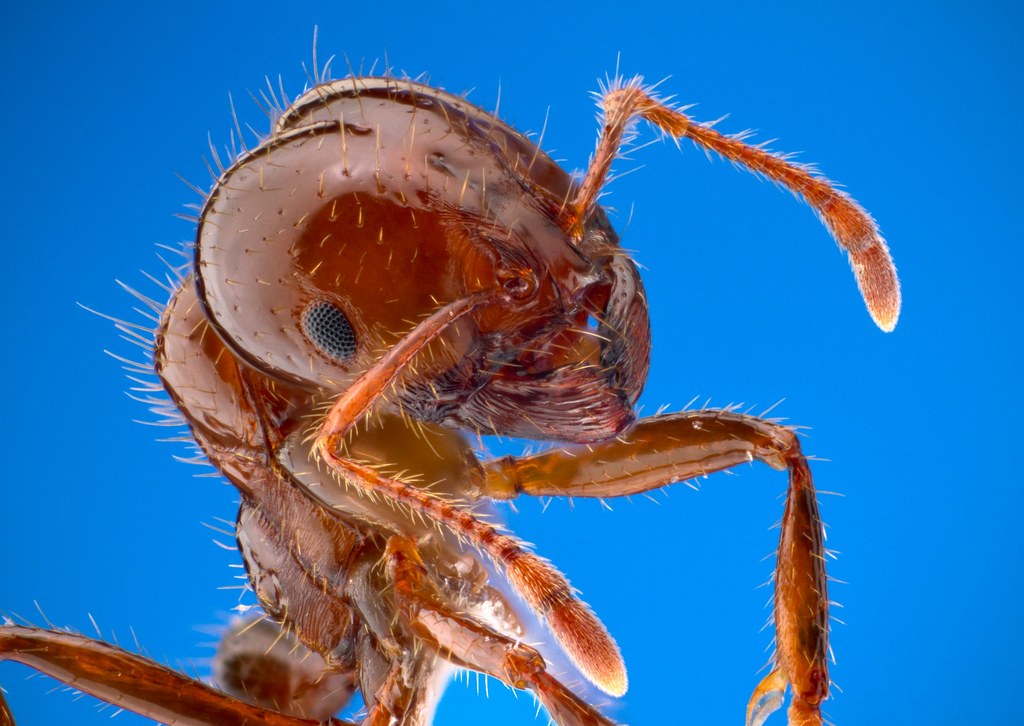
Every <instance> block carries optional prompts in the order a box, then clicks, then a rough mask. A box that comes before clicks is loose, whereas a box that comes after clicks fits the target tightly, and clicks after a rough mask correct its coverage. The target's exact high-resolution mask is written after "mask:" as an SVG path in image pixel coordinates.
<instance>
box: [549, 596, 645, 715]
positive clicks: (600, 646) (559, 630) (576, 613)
mask: <svg viewBox="0 0 1024 726" xmlns="http://www.w3.org/2000/svg"><path fill="white" fill-rule="evenodd" d="M547 621H548V624H549V625H550V626H551V632H552V633H554V634H555V637H556V638H558V641H559V643H561V644H562V647H563V648H565V652H566V653H568V655H569V657H570V658H571V659H572V661H573V663H575V664H576V667H577V668H579V669H580V671H581V672H582V673H583V675H585V676H586V677H587V679H588V680H589V681H590V682H591V683H593V684H594V685H595V686H597V687H598V688H600V689H601V690H602V691H604V692H605V693H607V694H608V695H610V696H616V697H618V696H621V695H623V694H624V693H625V692H626V689H627V688H628V687H629V679H628V678H627V676H626V664H625V663H624V662H623V660H622V654H621V653H620V652H619V646H617V645H616V644H615V641H614V640H613V639H612V636H611V635H609V634H608V631H607V630H605V627H604V625H602V624H601V621H600V620H598V619H597V617H596V616H595V615H594V614H593V613H592V612H590V610H589V609H588V608H587V606H586V605H584V604H583V603H582V602H580V601H579V600H568V601H566V602H563V603H561V604H559V605H557V606H555V607H554V608H552V609H551V610H550V611H549V612H548V614H547Z"/></svg>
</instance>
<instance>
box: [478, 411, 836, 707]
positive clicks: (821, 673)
mask: <svg viewBox="0 0 1024 726" xmlns="http://www.w3.org/2000/svg"><path fill="white" fill-rule="evenodd" d="M754 459H757V460H759V461H762V462H764V463H766V464H768V465H769V466H771V467H772V468H775V469H788V470H789V491H788V493H787V496H786V508H785V512H784V513H783V515H782V535H781V539H780V541H779V551H778V560H777V564H776V568H775V628H776V642H777V652H776V655H775V668H774V669H773V670H772V672H771V673H770V674H769V675H768V677H766V678H765V679H764V680H763V681H762V682H761V683H760V684H759V685H758V687H757V689H756V690H755V691H754V695H753V696H752V697H751V699H750V703H749V705H748V707H747V724H748V725H752V726H758V725H759V724H761V723H763V722H764V720H765V719H766V718H767V717H768V715H769V714H771V713H772V712H773V711H774V710H776V709H777V708H779V706H781V705H782V698H783V694H784V692H785V688H786V685H787V684H788V685H789V686H790V687H791V688H792V689H793V701H792V703H791V704H790V709H789V722H790V724H791V726H796V725H797V724H800V725H803V724H808V725H812V724H821V715H820V710H819V707H820V704H821V702H822V701H824V700H825V699H826V698H827V697H828V687H829V680H828V664H827V656H828V593H827V584H826V576H825V544H824V531H823V528H822V524H821V518H820V515H819V514H818V502H817V498H816V497H815V493H814V484H813V482H812V480H811V472H810V469H809V468H808V466H807V460H806V459H805V458H804V456H803V454H802V453H801V451H800V443H799V441H798V440H797V437H796V434H795V433H793V431H792V429H789V428H786V427H785V426H780V425H779V424H775V423H771V422H770V421H765V420H762V419H759V418H756V417H753V416H745V415H742V414H738V413H731V412H728V411H688V412H685V413H674V414H666V415H661V416H654V417H651V418H647V419H643V420H641V421H639V422H637V423H636V424H635V425H634V426H633V428H632V429H630V430H628V431H626V432H624V433H623V434H622V435H621V436H619V437H618V438H617V439H613V440H611V441H608V442H605V443H602V444H595V445H590V446H586V447H579V448H576V449H573V450H572V451H571V452H570V451H568V450H558V449H556V450H553V451H547V452H544V453H541V454H536V455H533V456H527V457H522V458H515V457H504V458H501V459H495V460H493V461H490V462H487V463H486V464H485V470H486V472H487V479H486V483H485V486H484V491H483V492H482V493H483V494H484V495H485V496H488V497H491V498H493V499H511V498H513V497H515V496H517V495H519V494H528V495H532V496H573V497H616V496H626V495H629V494H637V493H639V492H644V491H648V490H651V489H656V488H658V487H662V486H665V485H667V484H671V483H673V482H678V481H685V480H687V479H692V478H694V477H698V476H703V475H705V474H709V473H711V472H714V471H722V470H724V469H728V468H730V467H732V466H736V465H737V464H741V463H744V462H749V461H752V460H754Z"/></svg>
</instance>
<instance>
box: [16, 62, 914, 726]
mask: <svg viewBox="0 0 1024 726" xmlns="http://www.w3.org/2000/svg"><path fill="white" fill-rule="evenodd" d="M600 105H601V108H602V110H603V122H602V128H601V132H600V135H599V139H598V142H597V147H596V150H595V152H594V155H593V158H592V159H591V161H590V164H589V166H588V168H587V171H586V174H585V176H583V178H582V180H581V181H577V180H574V178H573V177H572V176H570V175H569V174H568V173H566V172H565V171H564V170H563V169H562V168H561V167H559V166H558V165H557V164H556V163H555V162H554V161H552V160H551V159H550V158H549V157H548V156H547V155H546V154H545V153H544V152H543V151H541V149H540V148H539V147H538V146H537V145H536V144H534V143H533V142H531V141H530V140H529V139H527V138H526V137H525V136H524V135H522V134H520V133H519V132H517V131H515V130H514V129H512V128H511V127H509V126H508V125H506V124H504V123H503V122H501V121H500V120H499V119H498V118H496V117H495V116H494V115H492V114H490V113H488V112H485V111H483V110H481V109H479V108H477V107H475V106H473V105H471V104H469V103H468V102H467V101H466V100H465V99H463V98H459V97H456V96H454V95H451V94H449V93H446V92H444V91H442V90H439V89H437V88H432V87H430V86H427V85H424V84H422V83H417V82H412V81H406V80H397V79H395V78H391V77H352V78H346V79H344V80H338V81H331V82H320V79H317V83H316V85H315V87H314V88H312V89H311V90H309V91H308V92H306V93H305V94H304V95H302V96H301V97H300V98H298V99H297V100H296V101H295V102H294V103H291V104H290V105H287V107H285V108H279V109H277V113H276V116H277V118H276V121H275V123H274V127H273V130H272V132H271V133H270V134H269V136H267V138H266V139H265V140H263V142H262V143H260V144H259V145H258V146H257V147H255V148H253V149H250V150H246V151H244V152H243V153H242V154H241V155H239V156H238V158H237V159H235V160H234V162H233V163H232V164H230V166H229V167H227V168H224V169H221V173H220V176H219V179H218V180H217V182H216V184H215V185H214V187H213V189H212V191H210V192H209V194H208V195H206V197H205V202H204V204H203V206H202V209H201V213H200V215H199V217H198V230H197V235H196V241H195V245H194V249H193V252H194V258H193V260H192V262H191V264H190V265H189V266H188V267H187V268H186V269H184V270H183V271H182V272H181V274H180V278H179V282H178V284H177V287H176V288H174V289H173V290H172V291H171V292H172V294H171V297H170V301H169V302H168V303H167V304H166V306H165V307H162V313H161V317H160V322H159V326H158V327H157V329H156V331H155V338H154V341H153V355H152V357H153V367H154V368H155V371H156V373H157V374H158V376H159V379H160V382H161V384H162V389H163V390H165V391H166V393H167V394H168V395H169V396H170V399H171V402H172V403H173V406H174V407H175V408H176V409H177V410H178V411H180V413H181V416H182V417H183V418H184V421H185V422H187V424H188V426H189V428H190V430H191V434H192V436H193V437H194V438H195V441H196V442H197V443H198V445H199V447H200V448H201V449H202V451H203V452H204V453H205V455H206V457H207V458H208V459H209V461H210V462H211V463H212V464H213V465H214V466H215V467H216V468H217V469H218V470H219V471H220V472H221V474H223V475H224V476H225V477H226V478H227V479H228V480H229V481H230V482H231V483H232V484H233V485H234V486H235V487H237V489H238V491H239V493H240V495H241V504H240V509H239V513H238V518H237V525H236V532H235V534H236V538H237V542H238V547H239V549H240V550H241V553H242V557H243V560H244V562H245V566H246V569H247V572H248V577H249V583H250V585H251V587H252V589H253V591H254V592H255V594H256V597H257V599H258V601H259V604H260V606H261V607H262V611H263V615H261V616H260V617H258V618H256V619H253V620H250V621H248V622H244V623H242V624H241V625H239V626H237V627H235V628H233V629H231V630H230V631H229V632H228V633H227V634H226V635H225V636H224V639H223V641H222V645H221V649H220V652H219V655H218V658H217V663H216V672H217V680H218V681H219V682H220V684H221V685H222V687H223V688H224V689H225V690H224V691H220V690H215V689H213V688H211V687H209V686H207V685H205V684H203V683H200V682H198V681H195V680H193V679H190V678H188V677H186V676H184V675H182V674H180V673H177V672H175V671H173V670H171V669H168V668H165V667H163V666H161V665H158V664H156V663H154V662H152V661H150V660H148V659H146V658H143V657H142V656H139V655H135V654H132V653H128V652H126V651H123V650H121V649H119V648H116V647H115V646H112V645H108V644H106V643H102V642H99V641H94V640H90V639H87V638H85V637H82V636H79V635H76V634H73V633H68V632H64V631H58V630H52V629H50V630H48V629H40V628H34V627H29V626H20V625H14V624H13V623H7V624H4V625H3V626H0V658H3V659H11V660H16V661H20V662H22V663H26V664H28V665H30V666H32V667H35V668H37V669H39V670H40V671H43V672H45V673H47V674H49V675H52V676H54V677H56V678H59V679H62V680H64V681H66V682H69V683H73V684H74V686H75V687H76V688H78V689H80V690H82V691H85V692H88V693H92V694H93V695H95V696H97V697H99V698H101V699H104V700H107V701H109V702H111V703H114V704H116V705H117V706H119V707H122V708H126V709H129V710H132V711H135V712H137V713H140V714H143V715H145V716H148V717H151V718H154V719H156V720H159V721H164V722H167V723H194V724H243V723H248V724H251V723H264V724H282V725H283V724H308V723H313V722H321V723H331V724H342V723H347V722H343V721H341V720H339V719H337V718H335V717H334V715H333V714H335V713H337V712H338V711H339V710H340V709H341V708H342V707H343V706H344V705H345V703H346V702H347V701H348V700H349V698H350V696H351V695H352V694H354V693H355V692H356V691H358V692H360V693H361V695H362V697H363V699H364V701H365V704H366V712H365V716H364V717H363V720H362V723H363V724H396V723H401V724H426V723H429V722H430V720H431V718H432V714H433V710H434V707H435V705H436V703H437V700H438V699H439V697H440V693H441V690H442V689H443V684H444V682H445V680H446V679H447V678H448V675H449V672H450V669H451V667H452V666H456V667H460V668H465V669H470V670H473V671H477V672H479V673H484V674H486V675H489V676H491V677H494V678H497V679H499V680H501V681H502V682H504V683H506V684H508V685H509V686H511V687H513V688H517V689H526V690H529V691H531V692H533V693H534V694H535V695H536V697H537V698H538V699H539V700H540V702H541V703H542V704H543V705H544V707H545V708H546V709H547V712H548V714H549V715H550V717H551V718H552V719H553V720H554V721H555V722H557V723H559V724H562V725H563V726H569V725H573V724H611V723H612V721H610V720H609V719H608V717H606V716H605V715H603V714H602V713H601V712H600V711H599V710H598V709H597V708H596V707H594V706H592V705H590V704H589V703H588V702H586V701H585V700H584V699H582V698H581V697H580V696H578V695H577V694H576V693H574V692H573V691H572V690H571V689H570V688H568V687H567V686H566V685H565V684H563V683H562V682H561V681H560V680H559V679H558V678H556V677H555V676H554V675H553V674H552V673H551V671H550V670H549V667H548V664H547V663H546V661H545V659H544V658H543V657H542V656H541V654H540V653H539V652H538V651H537V650H535V649H534V648H532V647H530V646H528V645H526V644H524V643H523V642H522V635H523V634H524V632H525V631H524V625H523V620H522V617H521V614H520V613H521V611H520V608H521V607H522V604H521V603H519V602H514V601H511V600H510V599H508V598H506V596H505V595H504V594H503V591H502V589H501V587H500V584H501V580H500V578H505V580H506V581H507V583H508V584H509V585H510V586H511V589H512V590H513V591H514V592H515V593H516V594H517V595H518V596H519V598H520V599H521V601H522V602H523V603H525V606H526V607H527V608H529V610H531V611H532V612H533V613H534V614H536V615H537V616H539V617H540V618H541V619H542V620H543V621H544V622H545V623H546V624H547V626H548V628H549V629H550V631H551V634H552V635H553V636H554V638H555V639H556V641H557V642H558V644H559V645H560V646H561V648H562V649H563V650H564V651H565V653H566V654H567V655H568V656H569V658H570V659H571V660H572V661H573V663H574V664H575V666H576V667H577V668H578V670H579V672H580V673H582V674H583V675H584V676H585V677H586V678H587V679H589V681H590V682H591V683H593V684H594V685H595V686H596V687H597V688H599V689H601V690H602V691H604V692H605V693H608V694H610V695H613V696H620V695H622V694H623V693H625V692H626V689H627V676H626V668H625V664H624V662H623V659H622V656H621V655H620V653H619V649H618V647H617V646H616V644H615V641H614V640H613V639H612V637H611V636H610V635H609V633H608V632H607V630H606V629H605V627H604V626H603V625H602V623H601V621H600V620H599V619H598V618H597V617H596V616H595V615H594V613H593V612H592V611H591V610H590V609H589V608H588V607H587V606H586V605H585V604H584V603H583V602H582V601H581V600H580V599H579V598H578V596H577V593H576V592H575V591H574V590H573V588H572V587H571V586H570V585H569V582H568V581H567V579H566V578H565V576H563V575H562V573H561V572H559V570H558V569H556V568H555V567H554V566H553V565H552V564H551V563H549V562H547V561H546V560H544V559H542V558H541V557H539V556H538V555H536V554H534V553H533V552H532V551H530V550H529V549H528V548H527V547H526V546H525V545H524V544H523V543H522V542H521V541H520V540H518V539H517V538H516V537H515V536H514V535H512V534H511V533H509V532H507V531H505V530H504V529H503V528H502V527H500V526H499V525H497V524H495V523H494V522H492V521H491V520H490V519H489V518H488V511H489V510H488V507H487V505H488V503H489V502H491V501H494V500H510V499H514V498H516V497H520V496H534V497H537V496H545V497H553V496H557V497H567V496H571V497H619V496H627V495H630V494H636V493H640V492H645V491H648V490H651V489H655V488H658V487H662V486H665V485H668V484H671V483H673V482H679V481H685V480H687V479H690V478H693V477H697V476H702V475H705V474H708V473H710V472H714V471H721V470H724V469H727V468H730V467H733V466H735V465H737V464H740V463H745V462H749V461H753V460H758V461H761V462H764V463H766V464H768V465H769V466H771V467H773V468H776V469H779V470H785V471H787V472H788V475H789V488H788V493H787V496H786V503H785V511H784V514H783V518H782V530H781V540H780V544H779V550H778V564H777V568H776V574H775V606H774V607H775V609H774V620H775V627H776V643H777V652H776V654H775V657H774V661H773V665H772V668H771V671H770V673H769V674H768V675H767V676H766V677H765V678H764V679H763V680H762V681H761V683H760V684H758V685H757V686H756V688H755V690H754V693H753V695H752V697H751V699H750V701H749V704H748V707H747V723H748V725H749V726H756V725H759V724H762V723H763V722H764V721H765V719H766V718H767V717H768V716H769V714H771V713H772V712H773V711H774V710H776V709H777V708H779V707H780V706H781V704H782V701H783V697H784V694H785V691H786V689H787V688H788V689H790V690H791V692H792V698H791V701H790V706H789V712H788V715H789V723H790V724H791V725H795V724H821V723H822V719H821V714H820V705H821V703H822V702H823V701H824V700H825V699H826V698H827V697H828V693H829V675H828V665H827V654H828V609H829V601H828V595H827V586H826V573H825V558H824V553H825V550H824V543H823V531H822V523H821V520H820V517H819V514H818V505H817V500H816V496H815V491H814V486H813V483H812V479H811V472H810V468H809V466H808V463H807V460H806V459H805V457H804V455H803V454H802V453H801V449H800V444H799V441H798V439H797V437H796V435H795V433H794V432H793V431H792V430H791V429H789V428H787V427H785V426H781V425H779V424H777V423H774V422H772V421H768V420H765V419H762V418H758V417H754V416H749V415H745V414H740V413H736V412H732V411H715V410H699V411H686V412H682V413H667V414H659V415H656V416H652V417H648V418H642V419H638V418H637V416H636V413H635V404H636V402H637V398H638V397H639V395H640V392H641V389H642V388H643V385H644V382H645V380H646V377H647V372H648V366H649V361H650V327H649V320H648V311H647V303H646V300H645V296H644V291H643V286H642V284H641V280H640V276H639V273H638V271H637V267H636V265H635V264H634V262H633V261H632V259H631V258H630V257H629V255H628V254H627V253H626V252H625V251H624V250H623V248H622V247H621V246H620V245H619V239H618V236H617V235H616V233H615V231H614V230H613V229H612V227H611V225H610V224H609V222H608V219H607V217H606V214H605V211H604V210H603V209H602V207H601V205H600V204H599V197H600V193H601V190H602V187H603V186H604V183H605V180H606V178H607V176H608V173H609V170H610V168H611V165H612V162H613V161H614V160H615V158H616V157H617V155H618V154H619V152H620V147H621V146H622V144H623V137H624V135H626V134H628V133H629V132H630V129H631V125H632V124H633V122H634V121H635V120H636V119H642V120H644V121H646V122H648V123H650V124H652V125H654V126H655V127H656V128H657V129H658V130H660V131H661V132H662V133H663V134H666V135H668V136H671V137H673V138H675V139H682V138H687V139H690V140H692V141H693V142H695V143H696V144H697V145H698V146H700V147H702V148H704V149H706V150H709V151H714V152H716V153H717V154H719V155H721V156H723V157H725V158H726V159H729V160H730V161H733V162H735V163H737V164H738V165H741V166H743V167H746V168H747V169H749V170H751V171H753V172H755V173H757V174H760V175H762V176H764V177H767V178H768V179H770V180H772V181H773V182H775V183H777V184H780V185H782V186H784V187H785V188H787V189H789V190H791V191H792V192H794V193H795V194H797V195H799V196H801V197H802V198H803V199H804V200H805V201H807V203H808V204H810V205H811V207H812V208H813V209H814V211H815V212H816V213H817V214H818V215H819V217H820V218H821V220H822V222H823V223H824V224H825V226H826V227H827V228H828V230H829V231H830V232H831V233H832V235H833V237H834V238H835V239H836V241H837V242H838V243H839V245H840V247H842V248H843V249H844V250H845V251H846V252H847V253H848V254H849V257H850V261H851V264H852V267H853V271H854V274H855V276H856V279H857V282H858V285H859V286H860V290H861V292H862V294H863V297H864V300H865V302H866V304H867V307H868V310H869V312H870V314H871V315H872V317H873V318H874V320H875V322H876V323H877V324H878V325H879V327H881V328H882V329H883V330H886V331H890V330H892V329H893V327H894V326H895V324H896V320H897V317H898V315H899V307H900V293H899V283H898V280H897V277H896V272H895V268H894V266H893V264H892V259H891V257H890V255H889V252H888V248H887V247H886V244H885V242H884V240H883V239H882V238H881V236H880V235H879V233H878V229H877V227H876V225H875V223H874V221H873V220H872V219H871V217H870V216H869V215H868V214H867V213H866V212H865V211H864V210H863V209H862V208H861V207H860V206H859V205H858V204H857V203H856V202H855V201H853V199H851V198H850V197H849V196H847V195H846V194H844V193H843V192H841V191H839V190H837V189H836V188H835V187H834V186H833V185H832V184H831V183H829V182H828V181H827V180H825V179H824V178H822V177H821V176H820V175H818V174H816V173H815V172H813V171H812V170H810V169H809V168H807V167H804V166H801V165H798V164H795V163H792V162H791V161H789V160H787V159H786V158H785V157H783V156H780V155H776V154H773V153H770V152H768V151H766V150H764V149H763V148H761V147H758V146H752V145H749V144H747V143H746V142H745V141H744V140H743V139H742V138H741V137H730V136H725V135H722V134H720V133H719V132H717V131H714V130H713V129H712V128H711V127H710V126H707V125H702V124H699V123H696V122H694V121H692V120H691V119H690V118H689V117H688V116H687V115H685V114H684V113H683V112H682V111H681V110H679V109H676V108H673V107H671V106H670V105H668V104H667V103H664V102H662V101H660V100H659V99H658V98H657V97H656V96H655V94H654V93H653V91H652V89H650V88H648V87H646V86H644V84H643V83H642V81H641V79H640V78H634V79H631V80H622V79H617V80H616V81H615V82H612V83H610V84H608V86H607V87H605V88H603V89H602V91H601V94H600ZM488 434H496V435H501V436H509V437H519V438H526V439H532V440H543V441H551V442H555V443H556V445H557V446H558V447H559V448H553V449H551V450H547V451H544V452H542V453H537V454H533V455H529V456H523V457H510V456H506V457H502V458H497V459H492V460H481V459H480V458H479V457H478V456H477V454H476V453H475V452H474V451H473V449H472V448H471V447H470V445H469V443H468V442H467V440H468V438H469V437H471V436H475V435H488ZM0 724H13V716H12V715H11V714H10V712H9V710H8V709H7V707H6V705H5V704H3V702H2V697H0Z"/></svg>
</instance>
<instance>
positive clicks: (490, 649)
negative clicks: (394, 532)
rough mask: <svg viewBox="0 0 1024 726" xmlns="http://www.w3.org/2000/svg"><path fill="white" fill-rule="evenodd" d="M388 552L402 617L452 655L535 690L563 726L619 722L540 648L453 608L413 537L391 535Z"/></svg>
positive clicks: (509, 682) (505, 680) (465, 664)
mask: <svg viewBox="0 0 1024 726" xmlns="http://www.w3.org/2000/svg"><path fill="white" fill-rule="evenodd" d="M386 557H387V565H388V573H389V575H390V577H391V580H392V582H393V584H394V591H395V603H396V605H397V606H398V611H399V615H400V617H401V618H402V620H403V621H404V622H405V624H406V626H407V627H409V629H410V630H412V632H413V633H414V634H415V635H416V637H418V638H420V639H421V640H424V641H426V642H427V643H430V645H431V646H433V648H435V649H436V650H437V651H438V652H440V653H441V654H442V655H443V656H444V657H445V658H446V659H447V660H449V661H450V662H452V663H454V664H456V665H459V666H462V667H464V668H469V669H472V670H475V671H478V672H480V673H485V674H487V675H489V676H493V677H495V678H498V679H499V680H501V681H502V682H503V683H505V684H507V685H509V686H511V687H512V688H519V689H529V690H531V691H533V692H534V693H535V694H536V695H537V698H539V699H540V701H541V703H543V704H544V707H545V708H546V709H547V711H548V713H549V714H550V716H551V718H552V720H554V721H555V722H556V723H557V724H559V725H560V726H584V725H586V726H614V722H613V721H610V720H608V719H607V718H605V717H604V716H603V715H601V713H600V712H598V711H597V710H596V709H594V708H593V707H591V706H589V705H587V703H586V702H584V701H583V700H582V699H580V698H579V697H578V696H577V695H576V694H574V693H573V692H572V691H570V690H569V689H568V688H566V687H565V686H564V685H563V684H562V683H561V682H560V681H558V680H557V679H555V678H554V677H553V676H552V675H551V674H550V673H549V672H548V670H547V666H546V664H545V662H544V659H543V658H542V657H541V655H540V653H538V652H537V651H536V650H534V649H533V648H531V647H529V646H527V645H524V644H522V643H519V642H517V641H514V640H512V639H511V638H508V637H506V636H504V635H501V634H500V633H498V632H496V631H495V630H493V629H492V628H490V627H488V626H487V625H485V624H484V623H482V622H480V621H478V620H475V619H474V618H472V617H470V616H467V615H464V614H461V613H459V612H457V611H456V610H455V609H454V608H452V607H451V605H449V604H448V603H447V602H446V601H445V600H444V598H443V597H442V596H441V594H440V593H439V592H438V591H437V588H436V587H435V586H434V584H433V582H432V581H431V579H430V575H429V573H428V572H427V570H426V568H425V567H424V565H423V561H422V560H421V559H420V555H419V552H418V551H417V550H416V545H415V544H414V543H413V542H412V540H410V539H408V538H405V537H400V536H394V537H391V538H390V539H389V540H388V544H387V553H386Z"/></svg>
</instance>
